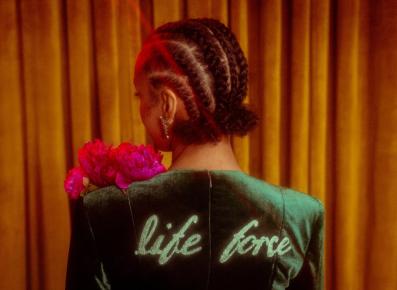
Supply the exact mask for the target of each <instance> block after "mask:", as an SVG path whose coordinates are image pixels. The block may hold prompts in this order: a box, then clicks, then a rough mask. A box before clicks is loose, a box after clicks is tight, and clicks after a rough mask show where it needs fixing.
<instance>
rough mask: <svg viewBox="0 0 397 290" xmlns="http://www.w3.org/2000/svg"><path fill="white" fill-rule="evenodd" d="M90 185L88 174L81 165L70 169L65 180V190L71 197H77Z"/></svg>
mask: <svg viewBox="0 0 397 290" xmlns="http://www.w3.org/2000/svg"><path fill="white" fill-rule="evenodd" d="M87 186H88V180H87V174H86V173H85V172H84V171H83V169H81V167H75V168H72V169H70V170H69V171H68V174H67V176H66V179H65V181H64V188H65V191H66V192H67V193H68V194H69V196H70V198H72V199H77V198H78V197H79V195H80V193H81V192H83V190H84V189H85V188H86V187H87Z"/></svg>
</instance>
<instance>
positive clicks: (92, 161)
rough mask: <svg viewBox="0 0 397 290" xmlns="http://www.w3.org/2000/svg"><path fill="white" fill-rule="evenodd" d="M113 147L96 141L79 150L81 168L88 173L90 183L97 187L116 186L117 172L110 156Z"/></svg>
mask: <svg viewBox="0 0 397 290" xmlns="http://www.w3.org/2000/svg"><path fill="white" fill-rule="evenodd" d="M110 151H111V146H108V145H106V144H104V143H103V142H102V141H101V140H99V139H95V140H94V141H90V142H87V143H85V144H84V146H83V147H82V148H80V149H79V152H78V159H79V163H80V166H81V168H82V169H83V170H84V171H85V172H86V173H87V175H88V177H89V179H90V181H91V182H92V183H93V184H94V185H96V186H99V187H101V186H108V185H111V184H114V179H115V177H116V171H115V168H114V164H113V160H112V158H111V155H110Z"/></svg>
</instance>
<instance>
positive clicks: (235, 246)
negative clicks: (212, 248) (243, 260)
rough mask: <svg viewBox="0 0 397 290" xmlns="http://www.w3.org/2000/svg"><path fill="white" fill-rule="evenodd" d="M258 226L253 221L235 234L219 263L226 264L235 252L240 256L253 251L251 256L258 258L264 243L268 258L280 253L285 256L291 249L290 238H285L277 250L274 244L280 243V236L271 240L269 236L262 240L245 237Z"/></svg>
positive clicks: (251, 236) (256, 222) (261, 238)
mask: <svg viewBox="0 0 397 290" xmlns="http://www.w3.org/2000/svg"><path fill="white" fill-rule="evenodd" d="M257 226H258V221H257V220H252V221H250V222H249V223H248V224H246V225H245V226H244V227H242V228H241V230H240V231H239V232H237V233H236V234H234V235H233V239H232V240H231V241H230V242H229V244H228V245H227V246H226V248H225V249H224V250H223V252H222V254H221V256H220V258H219V262H221V263H225V262H226V261H227V260H229V259H230V258H231V257H232V256H233V254H234V253H235V252H238V253H239V254H240V255H244V254H246V253H248V252H249V251H251V250H252V253H251V254H252V255H253V256H256V255H257V254H258V253H259V250H260V248H261V247H262V245H263V244H264V243H266V245H267V253H266V255H267V257H273V256H274V255H275V254H276V253H278V254H279V255H283V254H285V253H287V252H288V251H289V250H290V249H291V246H290V241H289V239H288V237H284V238H283V239H282V240H281V242H280V243H279V244H278V246H277V247H276V248H274V244H275V243H277V242H278V240H279V237H278V236H275V235H274V236H272V237H270V238H269V237H267V236H262V237H260V238H257V237H256V236H254V235H249V236H247V237H245V234H246V232H247V231H248V230H249V229H250V228H252V227H257Z"/></svg>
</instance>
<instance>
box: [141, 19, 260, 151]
mask: <svg viewBox="0 0 397 290" xmlns="http://www.w3.org/2000/svg"><path fill="white" fill-rule="evenodd" d="M143 51H144V53H143V54H142V57H141V58H139V59H138V61H137V63H138V65H137V67H138V69H141V68H143V70H145V71H146V73H148V78H149V81H150V84H151V86H152V87H154V88H157V89H158V88H160V86H161V85H163V84H166V85H167V86H169V87H171V88H173V89H174V90H175V92H176V93H177V94H178V96H179V97H180V98H181V99H182V100H183V102H184V105H185V108H186V112H187V113H188V115H189V119H188V120H178V121H177V122H175V123H174V125H173V131H174V133H175V134H177V135H179V136H180V137H182V140H183V141H185V142H187V143H188V144H190V143H203V142H208V141H209V140H212V141H218V140H219V138H220V137H221V135H222V134H237V135H241V136H243V135H245V134H246V133H247V132H248V131H249V130H250V129H252V128H253V127H254V126H255V125H256V123H257V121H258V117H257V116H256V114H255V113H254V112H252V111H250V110H249V109H248V108H247V107H246V106H245V105H244V104H242V101H243V99H244V97H245V96H246V93H247V79H248V65H247V60H246V58H245V56H244V53H243V52H242V50H241V47H240V45H239V43H238V42H237V39H236V37H235V36H234V34H233V32H231V30H230V29H229V28H228V27H226V26H225V25H224V24H222V23H221V22H219V21H218V20H215V19H209V18H201V19H187V20H181V21H177V22H169V23H166V24H164V25H162V26H160V27H158V28H157V29H156V30H154V31H153V32H152V33H151V34H150V35H149V36H148V38H147V40H146V41H145V44H144V49H143Z"/></svg>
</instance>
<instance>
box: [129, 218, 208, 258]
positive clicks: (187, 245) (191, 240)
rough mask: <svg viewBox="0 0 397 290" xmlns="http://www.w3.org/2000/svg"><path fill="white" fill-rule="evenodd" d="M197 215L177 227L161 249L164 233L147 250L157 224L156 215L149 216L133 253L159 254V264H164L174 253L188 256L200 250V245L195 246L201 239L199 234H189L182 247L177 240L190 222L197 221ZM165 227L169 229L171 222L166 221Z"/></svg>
mask: <svg viewBox="0 0 397 290" xmlns="http://www.w3.org/2000/svg"><path fill="white" fill-rule="evenodd" d="M197 221H198V217H197V215H193V216H191V217H190V218H189V219H188V220H187V221H186V223H185V224H184V225H183V226H182V227H181V228H180V229H179V231H178V232H177V233H175V234H173V235H172V239H171V240H170V241H169V242H168V243H167V244H166V245H165V246H164V247H163V248H162V249H161V246H162V243H163V241H164V235H159V236H158V237H157V239H156V240H155V241H154V242H153V244H152V246H151V247H150V248H149V250H147V249H146V247H147V246H148V244H149V242H150V241H151V238H152V236H153V234H154V231H155V230H156V227H157V224H158V216H157V215H152V216H150V217H149V218H148V219H147V221H146V223H145V226H144V227H143V231H142V234H141V238H140V240H139V246H138V250H137V251H135V255H147V254H151V255H159V264H160V265H164V264H165V263H167V262H168V261H169V260H170V259H171V257H172V256H173V255H174V254H182V255H184V256H189V255H192V254H194V253H197V252H199V251H200V250H201V246H198V247H195V248H194V246H196V245H197V244H198V243H199V242H200V240H201V235H200V234H193V235H191V236H189V237H188V238H187V239H186V240H185V242H184V243H183V245H182V247H181V248H179V242H180V241H181V239H182V238H183V237H184V236H185V232H186V231H187V229H188V228H189V227H190V225H191V224H193V223H197ZM167 228H168V229H171V228H172V224H171V223H168V224H167Z"/></svg>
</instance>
